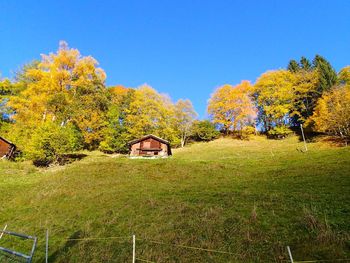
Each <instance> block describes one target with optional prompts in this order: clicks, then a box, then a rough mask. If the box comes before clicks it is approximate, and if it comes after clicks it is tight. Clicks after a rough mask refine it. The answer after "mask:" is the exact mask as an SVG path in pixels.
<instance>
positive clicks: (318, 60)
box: [312, 55, 337, 96]
mask: <svg viewBox="0 0 350 263" xmlns="http://www.w3.org/2000/svg"><path fill="white" fill-rule="evenodd" d="M312 63H313V67H314V68H315V69H316V70H317V71H318V73H319V84H318V89H317V91H318V92H319V94H320V96H322V93H323V92H324V91H329V90H330V89H331V88H332V86H334V85H335V84H336V83H337V73H336V72H335V70H334V68H333V67H332V65H331V64H330V63H329V62H328V61H327V60H326V59H325V58H324V57H322V56H320V55H316V56H315V58H314V60H313V62H312Z"/></svg>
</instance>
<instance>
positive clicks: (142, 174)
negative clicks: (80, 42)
mask: <svg viewBox="0 0 350 263" xmlns="http://www.w3.org/2000/svg"><path fill="white" fill-rule="evenodd" d="M302 147H303V144H302V143H300V142H299V141H298V140H297V138H296V137H292V138H289V139H287V140H284V141H274V140H266V139H265V138H263V137H255V138H253V139H252V140H250V141H239V140H231V139H219V140H216V141H213V142H210V143H197V144H193V145H191V146H189V147H186V148H184V149H176V150H174V156H173V157H172V158H169V159H159V160H140V159H137V160H135V159H134V160H131V159H128V158H125V157H118V158H111V157H110V156H107V155H104V154H102V153H98V152H92V153H87V154H88V156H87V157H86V158H84V159H82V160H80V161H76V162H74V163H72V164H69V165H66V166H63V167H53V168H47V169H39V168H35V167H34V166H32V165H31V164H30V163H27V162H23V163H12V162H6V161H4V162H1V163H0V204H1V205H0V228H1V226H2V225H5V224H8V225H9V226H8V229H9V230H13V231H17V232H21V233H27V234H30V235H36V236H38V238H39V243H38V248H37V251H36V255H35V262H42V261H43V258H44V251H45V245H44V235H45V230H46V229H49V231H50V262H130V261H131V252H132V247H131V235H132V234H133V233H135V234H136V237H137V238H138V240H137V248H136V253H137V257H139V258H143V259H147V260H150V261H153V262H282V261H285V260H287V252H286V246H287V245H289V246H290V247H291V249H292V252H293V256H294V258H295V260H311V259H336V258H350V241H349V240H350V239H349V237H350V148H349V147H344V148H336V147H330V146H327V145H326V144H324V143H321V142H317V143H311V144H309V151H308V152H307V153H302V152H300V151H298V150H297V149H299V148H302ZM111 236H116V237H122V238H120V239H113V240H98V241H96V240H89V241H67V240H66V239H67V238H70V237H71V238H87V237H111ZM150 240H156V241H160V242H164V243H165V244H157V243H151V242H150ZM173 245H186V246H193V247H202V248H206V249H215V250H220V251H227V252H230V253H232V254H219V253H214V252H207V251H198V250H192V249H186V248H180V247H176V246H173ZM0 246H7V247H13V248H17V249H19V250H21V251H23V252H25V251H28V248H29V247H30V244H28V242H27V243H26V242H22V243H16V242H14V241H13V240H10V239H9V238H8V237H6V236H5V237H4V238H3V239H2V240H0Z"/></svg>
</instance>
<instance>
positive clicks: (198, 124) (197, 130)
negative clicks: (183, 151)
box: [191, 120, 220, 141]
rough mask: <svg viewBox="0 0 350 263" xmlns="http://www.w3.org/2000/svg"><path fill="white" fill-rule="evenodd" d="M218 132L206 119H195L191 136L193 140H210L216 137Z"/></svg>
mask: <svg viewBox="0 0 350 263" xmlns="http://www.w3.org/2000/svg"><path fill="white" fill-rule="evenodd" d="M219 135H220V132H219V131H218V130H216V129H215V125H214V124H213V123H211V122H210V121H208V120H204V121H195V122H194V123H193V127H192V137H191V138H193V139H194V140H195V141H211V140H214V139H216V138H218V137H219Z"/></svg>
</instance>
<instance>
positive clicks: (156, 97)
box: [125, 85, 177, 143]
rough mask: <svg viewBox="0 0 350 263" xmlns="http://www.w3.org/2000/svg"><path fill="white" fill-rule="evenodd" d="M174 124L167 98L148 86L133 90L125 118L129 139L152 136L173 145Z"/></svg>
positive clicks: (171, 108)
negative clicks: (156, 136)
mask: <svg viewBox="0 0 350 263" xmlns="http://www.w3.org/2000/svg"><path fill="white" fill-rule="evenodd" d="M174 122H175V121H174V105H173V104H172V103H171V101H170V99H169V98H168V97H167V96H165V95H162V94H159V93H158V92H157V91H156V90H154V89H153V88H151V87H150V86H148V85H143V86H141V87H139V88H138V89H136V90H135V92H134V93H133V97H132V100H131V102H130V105H129V107H128V109H126V118H125V126H126V129H127V133H128V135H129V137H130V139H133V138H139V137H141V136H143V135H146V134H154V135H158V136H160V137H162V138H164V139H167V140H169V141H171V142H173V143H174V142H175V141H176V140H177V136H176V131H175V129H174Z"/></svg>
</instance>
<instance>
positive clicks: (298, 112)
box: [0, 41, 350, 164]
mask: <svg viewBox="0 0 350 263" xmlns="http://www.w3.org/2000/svg"><path fill="white" fill-rule="evenodd" d="M105 80H106V73H105V72H104V71H103V70H102V69H101V68H99V66H98V62H97V61H96V60H95V59H94V58H93V57H91V56H85V57H84V56H82V55H81V54H80V52H79V51H78V50H77V49H73V48H69V47H68V45H67V43H66V42H63V41H62V42H60V45H59V48H58V50H57V52H55V53H50V54H48V55H42V58H41V60H40V61H33V62H32V63H29V64H27V65H25V66H23V67H22V68H21V69H20V70H18V71H17V72H16V73H15V76H14V78H13V79H12V80H9V79H1V80H0V96H1V97H0V117H1V119H0V133H1V135H2V136H6V138H8V139H9V140H12V141H13V142H14V143H15V144H16V145H17V146H18V148H19V149H20V150H21V152H22V157H23V158H27V159H31V160H34V161H37V162H41V163H45V164H47V163H50V162H52V161H55V160H57V158H58V157H59V156H60V155H62V154H65V153H69V152H74V151H78V150H81V149H88V150H94V149H99V150H101V151H104V152H109V153H112V152H121V153H125V152H127V151H128V145H127V142H128V141H130V140H132V139H135V138H139V137H141V136H143V135H145V134H155V135H157V136H160V137H162V138H164V139H166V140H169V141H170V142H171V144H172V145H173V146H182V147H183V146H184V145H185V144H186V142H187V141H188V140H196V141H209V140H212V139H214V138H217V137H218V136H219V135H220V132H221V133H222V134H227V135H229V134H234V135H238V136H240V137H242V136H246V135H249V134H252V133H255V132H256V131H257V130H259V131H262V132H266V133H267V134H268V135H270V136H273V137H284V136H286V135H288V134H289V133H290V132H291V130H290V128H293V127H297V126H299V125H300V124H304V126H306V127H308V128H309V129H310V130H314V131H320V132H327V133H329V134H332V135H336V136H340V137H342V138H349V136H350V130H349V129H350V127H349V125H350V91H349V90H350V66H348V67H345V68H344V69H342V70H341V71H340V72H339V74H337V73H336V72H335V70H334V69H333V67H332V66H331V64H330V63H329V62H328V61H327V60H326V59H325V58H323V57H321V56H318V55H317V56H316V57H315V58H314V60H313V61H312V62H310V61H309V60H308V59H306V58H304V57H302V58H301V59H300V61H299V62H298V61H296V60H291V61H290V62H289V64H288V67H287V69H281V70H275V71H267V72H265V73H263V74H262V75H261V76H260V77H259V78H258V79H257V81H256V82H255V83H254V84H252V83H251V82H249V81H242V82H241V83H240V84H238V85H236V86H233V85H224V86H222V87H219V88H217V89H216V90H215V91H214V93H213V94H212V95H211V97H210V99H209V102H208V113H209V114H210V120H201V121H200V120H197V113H196V112H195V110H194V108H193V106H192V103H191V101H190V100H188V99H186V100H184V99H180V100H178V101H177V102H175V103H174V102H172V100H171V98H170V97H169V96H167V95H164V94H160V93H158V92H157V91H156V90H155V89H153V88H152V87H150V86H148V85H142V86H140V87H138V88H128V87H124V86H113V87H106V84H105Z"/></svg>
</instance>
